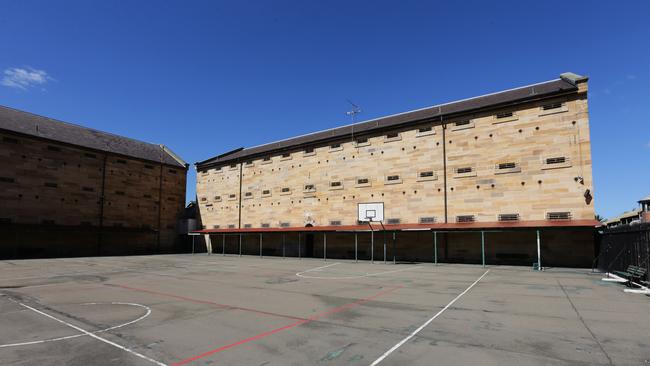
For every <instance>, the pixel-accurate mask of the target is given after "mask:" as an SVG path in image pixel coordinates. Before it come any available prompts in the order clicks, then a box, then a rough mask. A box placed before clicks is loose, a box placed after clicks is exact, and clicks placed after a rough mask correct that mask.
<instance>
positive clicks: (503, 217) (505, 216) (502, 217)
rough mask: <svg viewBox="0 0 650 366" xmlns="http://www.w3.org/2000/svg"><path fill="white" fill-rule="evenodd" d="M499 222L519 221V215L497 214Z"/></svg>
mask: <svg viewBox="0 0 650 366" xmlns="http://www.w3.org/2000/svg"><path fill="white" fill-rule="evenodd" d="M499 221H519V214H517V213H510V214H499Z"/></svg>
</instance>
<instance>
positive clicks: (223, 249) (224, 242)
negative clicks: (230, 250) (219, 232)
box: [221, 233, 226, 257]
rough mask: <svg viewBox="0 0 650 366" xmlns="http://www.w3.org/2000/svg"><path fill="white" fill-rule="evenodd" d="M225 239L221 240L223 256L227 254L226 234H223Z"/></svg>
mask: <svg viewBox="0 0 650 366" xmlns="http://www.w3.org/2000/svg"><path fill="white" fill-rule="evenodd" d="M222 238H223V240H222V241H221V251H222V252H223V256H224V257H225V256H226V234H225V233H224V234H223V237H222Z"/></svg>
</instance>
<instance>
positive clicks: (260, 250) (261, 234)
mask: <svg viewBox="0 0 650 366" xmlns="http://www.w3.org/2000/svg"><path fill="white" fill-rule="evenodd" d="M260 258H262V233H260Z"/></svg>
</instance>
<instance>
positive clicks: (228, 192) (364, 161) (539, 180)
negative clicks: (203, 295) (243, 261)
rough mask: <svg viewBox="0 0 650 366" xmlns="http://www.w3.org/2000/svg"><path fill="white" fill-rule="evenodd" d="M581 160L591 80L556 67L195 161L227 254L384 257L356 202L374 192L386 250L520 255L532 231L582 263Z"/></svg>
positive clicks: (587, 224) (491, 258)
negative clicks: (465, 94) (494, 87)
mask: <svg viewBox="0 0 650 366" xmlns="http://www.w3.org/2000/svg"><path fill="white" fill-rule="evenodd" d="M591 167H592V164H591V151H590V139H589V116H588V108H587V78H586V77H582V76H579V75H576V74H572V73H566V74H562V75H561V77H560V78H558V79H556V80H551V81H547V82H542V83H538V84H534V85H529V86H524V87H519V88H515V89H511V90H506V91H502V92H498V93H493V94H487V95H483V96H479V97H475V98H470V99H465V100H461V101H456V102H451V103H445V104H440V105H435V106H432V107H428V108H423V109H419V110H415V111H409V112H405V113H400V114H396V115H391V116H387V117H382V118H377V119H373V120H369V121H364V122H359V123H355V124H352V125H347V126H343V127H339V128H334V129H330V130H325V131H320V132H315V133H312V134H308V135H303V136H299V137H295V138H289V139H286V140H282V141H278V142H273V143H269V144H265V145H261V146H256V147H251V148H245V149H238V150H235V151H232V152H229V153H225V154H222V155H219V156H217V157H215V158H211V159H208V160H205V161H202V162H199V163H197V164H196V169H197V196H198V203H199V208H200V215H201V220H202V224H203V231H202V232H203V233H206V234H210V235H211V238H212V241H215V240H217V242H216V244H217V247H219V248H220V249H223V250H225V251H229V252H236V251H240V252H242V251H243V252H244V253H246V254H249V253H250V254H255V252H259V253H260V254H264V252H265V251H266V252H267V253H268V254H277V255H279V254H280V251H282V252H283V253H284V254H285V255H286V254H287V251H289V252H290V253H293V254H295V252H296V251H302V252H301V254H302V255H314V256H321V255H322V254H324V253H322V251H325V250H327V251H328V254H327V255H328V256H334V257H341V258H344V257H348V258H349V257H350V256H351V247H352V245H353V241H354V240H355V239H356V240H357V245H360V246H361V247H362V249H357V250H356V251H355V252H356V255H359V253H360V257H361V258H368V257H371V258H379V259H382V256H383V255H384V253H378V252H377V248H376V247H374V249H373V248H368V247H367V244H368V243H367V242H368V236H369V234H368V230H369V227H368V225H366V224H362V223H358V222H357V205H358V204H359V203H367V202H383V203H384V210H385V212H384V216H385V220H384V222H383V224H384V228H385V230H384V229H382V228H381V227H380V228H379V229H377V228H374V229H373V230H379V231H380V232H379V233H378V235H379V236H380V237H381V238H382V239H381V240H384V239H383V236H385V234H387V235H388V238H389V239H388V242H389V244H388V249H387V254H386V255H387V257H388V258H393V257H396V258H397V259H401V260H429V261H430V260H433V258H434V257H437V259H439V260H443V261H445V260H446V261H460V262H476V261H481V260H483V259H482V258H481V256H487V260H488V262H489V263H528V264H530V263H532V262H534V261H535V260H536V259H537V253H536V251H537V249H536V245H535V244H536V236H537V235H538V232H539V233H540V234H539V235H540V236H541V240H540V242H541V251H542V252H543V253H542V254H543V255H542V257H546V258H547V261H546V263H547V264H549V265H590V264H591V259H592V258H593V253H594V244H593V227H594V225H595V223H596V222H595V220H594V208H593V199H592V197H593V182H592V172H591ZM256 233H268V234H267V235H266V241H267V247H266V248H263V249H261V250H260V249H259V248H258V245H257V242H258V241H259V240H258V239H262V238H261V237H260V238H258V236H259V235H256ZM271 233H273V234H271ZM315 233H318V234H315ZM327 233H329V235H327ZM353 233H354V238H355V239H353V238H352V236H353V235H352V234H353ZM373 235H374V234H373ZM486 235H487V239H486ZM432 237H434V239H432ZM220 238H221V239H222V242H220V241H219V239H220ZM481 239H482V240H483V242H481ZM381 240H380V241H381ZM432 240H435V241H436V247H435V248H434V247H433V246H432V245H431V243H432ZM280 241H281V242H282V245H281V248H282V249H280V247H279V246H278V245H279V244H278V242H280ZM359 243H361V244H359ZM481 243H483V246H484V248H485V251H482V250H481ZM214 245H215V244H213V246H214ZM220 245H222V246H223V248H221V246H220ZM237 246H238V247H237ZM226 247H228V248H226ZM235 247H237V248H235ZM434 250H435V251H436V253H432V251H434ZM369 251H370V253H369Z"/></svg>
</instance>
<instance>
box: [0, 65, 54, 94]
mask: <svg viewBox="0 0 650 366" xmlns="http://www.w3.org/2000/svg"><path fill="white" fill-rule="evenodd" d="M51 80H54V79H52V77H50V75H48V73H47V72H45V71H44V70H37V69H34V68H31V67H25V68H20V67H10V68H8V69H5V70H4V72H3V77H2V80H0V84H2V85H4V86H6V87H9V88H15V89H21V90H27V89H29V88H32V87H37V86H43V85H45V84H47V83H48V82H49V81H51Z"/></svg>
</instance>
